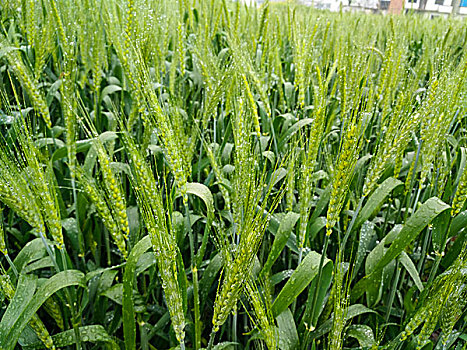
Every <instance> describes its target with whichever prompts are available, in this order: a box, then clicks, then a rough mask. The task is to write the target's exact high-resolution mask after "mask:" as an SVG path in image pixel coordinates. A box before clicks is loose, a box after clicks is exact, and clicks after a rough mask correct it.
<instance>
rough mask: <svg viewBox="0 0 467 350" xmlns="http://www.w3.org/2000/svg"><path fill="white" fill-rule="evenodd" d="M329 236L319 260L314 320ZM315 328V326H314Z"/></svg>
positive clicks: (313, 305)
mask: <svg viewBox="0 0 467 350" xmlns="http://www.w3.org/2000/svg"><path fill="white" fill-rule="evenodd" d="M329 237H330V236H329V235H328V234H326V237H325V238H324V247H323V252H322V254H321V258H320V260H319V268H318V276H317V277H316V288H315V290H314V292H313V302H312V303H311V305H312V306H311V313H310V315H311V317H312V318H313V316H314V314H315V306H316V301H317V300H318V290H319V285H320V283H321V277H322V274H323V265H324V259H325V257H326V253H327V250H328V245H329ZM313 326H314V325H313Z"/></svg>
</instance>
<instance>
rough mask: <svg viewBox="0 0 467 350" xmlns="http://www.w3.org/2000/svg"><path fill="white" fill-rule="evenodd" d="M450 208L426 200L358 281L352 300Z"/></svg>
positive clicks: (440, 202) (435, 198) (439, 201)
mask: <svg viewBox="0 0 467 350" xmlns="http://www.w3.org/2000/svg"><path fill="white" fill-rule="evenodd" d="M450 208H451V207H450V206H449V205H447V204H446V203H444V202H443V201H441V200H440V199H439V198H437V197H432V198H430V199H428V200H427V201H426V202H425V203H424V204H423V205H422V206H421V207H420V208H419V209H418V210H417V211H416V212H415V213H414V214H413V215H412V216H411V217H410V218H409V219H408V220H407V222H406V223H405V225H404V226H403V227H402V229H401V231H400V232H399V234H398V235H397V237H395V238H394V240H393V241H392V244H391V246H390V247H389V248H388V249H387V251H386V252H385V253H384V254H383V256H382V257H381V258H380V259H379V261H378V263H377V264H376V265H375V266H374V267H373V269H372V272H371V274H370V275H367V276H365V277H364V278H363V279H361V280H360V281H358V283H357V284H356V285H355V287H354V288H353V290H352V299H353V300H355V299H357V298H359V297H360V296H361V295H362V294H363V293H364V292H365V289H366V288H367V286H368V285H369V284H371V282H372V281H371V280H372V276H373V275H375V276H376V275H378V274H379V273H380V272H381V271H382V269H383V268H384V267H385V266H386V265H387V264H389V263H390V262H391V261H393V260H394V259H395V258H397V257H398V256H399V255H400V254H401V253H402V252H403V251H404V249H405V248H406V247H407V246H408V245H409V244H410V243H412V241H413V240H414V239H415V238H416V237H417V236H418V235H419V233H420V232H421V231H422V230H423V229H424V228H425V227H426V226H427V225H428V224H429V223H430V222H432V221H433V219H434V218H436V217H437V216H438V215H440V214H441V213H443V212H445V211H446V210H450Z"/></svg>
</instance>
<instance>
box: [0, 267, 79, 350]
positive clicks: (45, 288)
mask: <svg viewBox="0 0 467 350" xmlns="http://www.w3.org/2000/svg"><path fill="white" fill-rule="evenodd" d="M76 285H81V286H85V276H84V274H83V273H82V272H81V271H77V270H68V271H62V272H59V273H57V274H56V275H54V276H53V277H51V278H49V279H48V280H47V281H46V282H44V284H42V286H41V287H40V288H39V289H38V290H37V292H36V294H34V296H33V297H32V298H31V301H30V302H29V303H27V305H26V306H25V308H24V310H23V311H22V312H19V313H18V314H15V315H14V316H15V321H14V323H13V325H12V326H11V327H8V328H6V327H7V323H6V320H3V319H2V322H1V323H0V334H5V337H3V336H0V348H2V349H4V350H12V349H14V347H15V345H16V343H17V342H18V339H19V337H20V335H21V332H22V331H23V329H24V327H26V325H27V323H28V322H29V320H30V319H31V317H32V316H33V315H34V314H35V313H36V312H37V310H38V309H39V308H40V307H41V305H42V304H43V303H44V302H45V301H46V300H47V299H48V298H49V297H50V296H51V295H52V294H54V293H55V292H57V291H58V290H60V289H62V288H66V287H70V286H76ZM12 317H13V316H12ZM4 321H5V323H4Z"/></svg>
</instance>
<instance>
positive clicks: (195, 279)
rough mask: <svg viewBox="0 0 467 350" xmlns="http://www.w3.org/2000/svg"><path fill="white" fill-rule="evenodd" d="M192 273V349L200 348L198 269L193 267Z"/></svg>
mask: <svg viewBox="0 0 467 350" xmlns="http://www.w3.org/2000/svg"><path fill="white" fill-rule="evenodd" d="M191 272H192V274H193V299H194V312H195V344H194V349H195V350H198V349H200V348H201V323H200V321H199V320H200V319H201V314H200V310H199V305H200V303H199V284H198V269H197V268H196V266H195V267H193V269H192V270H191Z"/></svg>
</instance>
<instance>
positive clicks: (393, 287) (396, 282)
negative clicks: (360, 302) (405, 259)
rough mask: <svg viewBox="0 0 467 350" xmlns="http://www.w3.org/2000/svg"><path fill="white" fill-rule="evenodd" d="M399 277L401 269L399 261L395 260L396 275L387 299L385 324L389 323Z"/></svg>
mask: <svg viewBox="0 0 467 350" xmlns="http://www.w3.org/2000/svg"><path fill="white" fill-rule="evenodd" d="M400 275H401V269H400V267H399V259H397V260H396V275H395V276H394V282H393V284H392V286H391V291H390V293H389V299H388V307H387V310H386V316H385V320H386V323H387V322H388V321H389V317H390V316H391V308H392V303H393V302H394V296H395V295H396V289H397V285H398V284H399V277H400Z"/></svg>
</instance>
